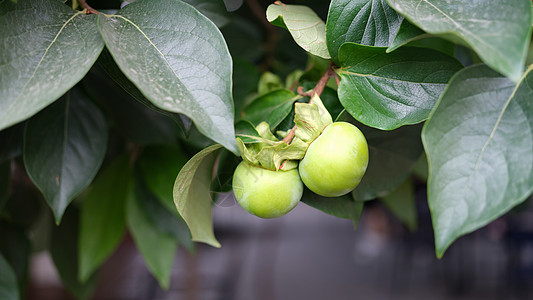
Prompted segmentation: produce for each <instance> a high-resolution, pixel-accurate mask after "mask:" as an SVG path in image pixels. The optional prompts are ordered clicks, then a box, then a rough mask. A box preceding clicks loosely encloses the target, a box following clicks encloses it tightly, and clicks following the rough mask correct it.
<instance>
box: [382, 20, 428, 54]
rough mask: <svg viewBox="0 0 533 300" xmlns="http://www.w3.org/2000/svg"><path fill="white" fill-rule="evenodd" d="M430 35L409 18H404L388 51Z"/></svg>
mask: <svg viewBox="0 0 533 300" xmlns="http://www.w3.org/2000/svg"><path fill="white" fill-rule="evenodd" d="M429 36H431V35H430V34H428V33H426V32H425V31H423V30H422V29H420V28H418V27H416V26H415V25H413V24H412V23H411V22H409V21H408V20H406V19H403V21H402V23H401V24H400V28H399V29H398V32H397V33H396V36H395V37H394V40H392V42H391V43H390V44H389V45H388V46H389V47H388V48H387V53H388V52H392V51H394V50H396V49H398V48H400V47H401V46H404V45H406V44H407V43H409V42H412V41H416V40H418V39H422V38H425V37H429Z"/></svg>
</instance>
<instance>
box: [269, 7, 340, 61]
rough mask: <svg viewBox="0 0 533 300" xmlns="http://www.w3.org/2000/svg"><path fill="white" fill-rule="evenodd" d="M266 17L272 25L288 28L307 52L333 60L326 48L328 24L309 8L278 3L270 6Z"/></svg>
mask: <svg viewBox="0 0 533 300" xmlns="http://www.w3.org/2000/svg"><path fill="white" fill-rule="evenodd" d="M266 16H267V20H268V21H269V22H270V23H272V24H274V25H276V26H279V27H283V28H287V30H289V32H290V33H291V35H292V37H293V39H294V41H295V42H296V43H297V44H298V45H300V47H302V48H303V49H304V50H305V51H307V52H309V53H311V54H313V55H316V56H320V57H322V58H326V59H329V58H331V56H330V55H329V53H328V48H327V46H326V24H325V23H324V21H322V19H320V17H319V16H318V15H317V14H316V13H315V12H314V11H313V10H312V9H310V8H309V7H307V6H304V5H290V4H283V3H281V2H280V1H276V2H275V3H274V4H271V5H269V6H268V8H267V11H266Z"/></svg>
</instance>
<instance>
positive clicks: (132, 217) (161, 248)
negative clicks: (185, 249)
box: [127, 186, 178, 289]
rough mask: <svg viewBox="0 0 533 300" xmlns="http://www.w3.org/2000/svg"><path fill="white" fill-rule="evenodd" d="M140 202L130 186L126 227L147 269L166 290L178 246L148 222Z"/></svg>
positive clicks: (139, 198) (171, 238) (167, 235)
mask: <svg viewBox="0 0 533 300" xmlns="http://www.w3.org/2000/svg"><path fill="white" fill-rule="evenodd" d="M140 201H143V199H141V195H139V194H137V193H136V192H135V188H134V187H133V186H131V187H130V195H129V197H128V203H127V222H128V227H129V229H130V231H131V234H132V235H133V239H134V240H135V244H136V245H137V248H138V249H139V252H141V254H142V256H143V258H144V261H145V262H146V265H147V267H148V269H149V270H150V272H151V273H152V274H154V276H155V277H156V278H157V280H158V281H159V284H160V285H161V287H163V288H164V289H167V288H168V286H169V283H170V274H171V271H172V266H173V261H174V255H175V254H176V250H177V248H178V244H177V241H176V239H175V238H174V237H173V236H172V235H170V234H168V233H165V232H161V231H160V230H159V229H158V228H157V227H156V226H154V225H153V223H152V222H150V220H149V219H148V218H147V216H146V214H145V212H144V210H143V207H142V205H140V203H139V202H140ZM169 214H170V213H169Z"/></svg>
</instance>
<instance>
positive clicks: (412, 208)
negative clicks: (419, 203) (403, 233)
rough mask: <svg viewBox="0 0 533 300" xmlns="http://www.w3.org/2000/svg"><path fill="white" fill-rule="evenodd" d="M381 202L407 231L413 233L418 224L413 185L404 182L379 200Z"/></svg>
mask: <svg viewBox="0 0 533 300" xmlns="http://www.w3.org/2000/svg"><path fill="white" fill-rule="evenodd" d="M381 202H383V203H384V204H385V206H386V207H387V208H388V209H389V211H390V212H391V213H392V214H393V215H395V216H396V217H397V218H398V219H399V220H400V221H402V222H403V223H404V224H405V225H406V226H407V228H409V230H411V231H414V230H415V229H416V226H417V224H418V218H417V214H416V203H415V193H414V188H413V183H412V182H411V180H406V181H404V182H403V183H402V184H401V185H400V186H399V187H398V188H397V189H395V190H394V191H392V192H391V193H390V194H388V195H386V196H384V197H383V198H381Z"/></svg>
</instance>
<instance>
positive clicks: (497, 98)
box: [422, 65, 533, 257]
mask: <svg viewBox="0 0 533 300" xmlns="http://www.w3.org/2000/svg"><path fill="white" fill-rule="evenodd" d="M532 86H533V73H532V69H531V68H530V69H528V71H527V72H526V74H525V75H524V77H523V78H522V80H520V83H519V84H518V85H515V84H514V83H513V82H512V81H511V80H509V79H507V78H505V77H502V76H501V75H499V74H497V73H496V72H494V71H492V70H491V69H489V68H488V67H487V66H484V65H477V66H472V67H469V68H467V69H465V70H463V71H460V72H459V73H458V74H457V75H456V76H454V78H453V79H452V80H451V81H450V84H449V86H448V88H447V90H446V92H445V93H444V94H443V95H442V97H441V99H440V100H439V103H438V106H437V107H436V109H435V110H434V111H433V112H432V115H431V117H430V119H429V120H428V121H427V122H426V124H425V126H424V130H423V132H422V141H423V143H424V147H425V149H426V153H427V156H428V162H429V179H428V201H429V206H430V209H431V213H432V219H433V228H434V231H435V245H436V252H437V256H439V257H440V256H442V255H443V253H444V251H445V250H446V248H448V246H450V244H451V243H452V242H453V241H454V240H455V239H457V238H458V237H460V236H462V235H464V234H466V233H469V232H472V231H474V230H476V229H478V228H480V227H481V226H484V225H485V224H487V223H489V222H491V221H492V220H494V219H496V218H497V217H499V216H501V215H502V214H504V213H505V212H507V211H508V210H510V209H511V208H512V207H514V206H516V205H517V204H519V203H521V202H522V201H524V200H525V199H526V198H527V197H528V196H529V195H530V194H531V192H532V191H533V184H532V183H533V130H532V128H533V109H532V108H531V105H530V104H531V99H532V98H533V89H532Z"/></svg>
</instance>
